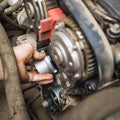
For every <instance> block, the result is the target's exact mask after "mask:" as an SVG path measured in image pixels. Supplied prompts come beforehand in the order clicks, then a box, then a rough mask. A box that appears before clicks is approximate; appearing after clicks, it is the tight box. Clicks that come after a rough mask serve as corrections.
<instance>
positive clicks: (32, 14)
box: [25, 0, 58, 30]
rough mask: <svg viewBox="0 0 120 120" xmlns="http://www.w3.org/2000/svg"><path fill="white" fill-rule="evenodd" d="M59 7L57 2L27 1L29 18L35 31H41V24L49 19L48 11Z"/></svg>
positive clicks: (43, 0) (52, 0)
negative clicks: (43, 20)
mask: <svg viewBox="0 0 120 120" xmlns="http://www.w3.org/2000/svg"><path fill="white" fill-rule="evenodd" d="M56 7H58V4H57V1H56V0H37V1H34V0H25V10H26V13H27V16H28V18H29V20H30V22H31V25H33V28H34V29H35V30H38V29H39V27H40V26H39V22H40V20H42V19H45V18H47V17H48V10H50V9H54V8H56Z"/></svg>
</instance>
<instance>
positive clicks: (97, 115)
mask: <svg viewBox="0 0 120 120" xmlns="http://www.w3.org/2000/svg"><path fill="white" fill-rule="evenodd" d="M105 106H107V107H105ZM118 110H120V88H111V89H106V90H103V91H100V92H98V93H95V94H93V95H91V96H90V97H88V98H87V99H85V100H84V101H82V102H81V103H79V104H77V106H76V107H74V108H73V109H72V110H70V111H68V113H66V114H65V115H63V116H62V117H61V118H59V119H58V120H103V119H104V118H105V117H107V116H108V115H110V114H111V113H114V112H116V111H118ZM71 113H72V114H71Z"/></svg>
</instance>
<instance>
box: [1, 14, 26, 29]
mask: <svg viewBox="0 0 120 120" xmlns="http://www.w3.org/2000/svg"><path fill="white" fill-rule="evenodd" d="M0 16H1V17H2V18H3V19H4V20H5V21H6V22H8V23H10V24H11V25H13V26H15V27H16V28H18V29H20V30H24V31H26V30H27V28H26V27H23V26H21V25H19V24H17V23H15V22H14V21H13V20H12V19H11V18H9V17H8V16H7V15H5V14H4V13H0Z"/></svg>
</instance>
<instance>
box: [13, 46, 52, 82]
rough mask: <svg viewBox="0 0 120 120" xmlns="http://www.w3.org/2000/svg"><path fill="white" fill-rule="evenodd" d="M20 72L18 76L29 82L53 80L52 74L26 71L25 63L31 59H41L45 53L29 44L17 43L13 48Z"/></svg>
mask: <svg viewBox="0 0 120 120" xmlns="http://www.w3.org/2000/svg"><path fill="white" fill-rule="evenodd" d="M13 50H14V53H15V56H16V59H17V63H18V69H19V73H20V78H21V79H22V80H24V81H23V82H25V81H29V82H38V83H39V84H48V83H51V82H53V75H52V74H39V73H37V72H36V71H32V72H27V70H26V68H25V64H26V63H29V62H30V61H31V60H32V59H34V60H41V59H43V58H44V57H45V54H42V53H39V52H37V51H36V50H35V49H34V48H33V47H32V46H31V45H30V44H24V45H19V46H16V47H14V48H13Z"/></svg>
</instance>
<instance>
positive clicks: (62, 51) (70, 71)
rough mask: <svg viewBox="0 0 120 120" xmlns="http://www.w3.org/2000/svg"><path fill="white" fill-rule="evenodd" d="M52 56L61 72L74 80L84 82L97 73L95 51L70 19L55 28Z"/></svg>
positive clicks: (59, 23)
mask: <svg viewBox="0 0 120 120" xmlns="http://www.w3.org/2000/svg"><path fill="white" fill-rule="evenodd" d="M51 56H52V58H53V60H54V61H55V63H56V64H57V66H58V68H59V70H60V71H62V72H64V73H65V74H67V76H69V77H70V78H71V79H72V80H75V81H76V80H81V81H84V80H86V79H87V78H89V77H91V76H93V75H94V74H95V73H97V63H96V58H95V56H94V53H93V50H92V49H91V47H90V45H89V43H88V42H87V40H86V38H85V37H84V35H83V33H82V32H81V30H80V29H79V27H78V26H77V25H76V24H75V22H74V21H73V20H71V19H69V18H65V19H62V20H61V21H59V22H57V24H56V25H55V27H54V32H53V36H52V42H51Z"/></svg>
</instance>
